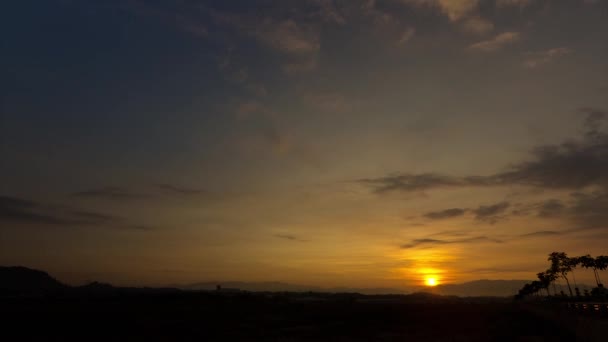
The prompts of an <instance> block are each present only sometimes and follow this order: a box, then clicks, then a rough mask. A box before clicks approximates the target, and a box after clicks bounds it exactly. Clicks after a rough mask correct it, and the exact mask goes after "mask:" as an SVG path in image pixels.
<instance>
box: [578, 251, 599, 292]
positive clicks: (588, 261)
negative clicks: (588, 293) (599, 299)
mask: <svg viewBox="0 0 608 342" xmlns="http://www.w3.org/2000/svg"><path fill="white" fill-rule="evenodd" d="M578 259H579V262H580V265H581V266H583V267H584V268H586V269H589V268H591V269H592V270H593V275H594V276H595V283H596V285H597V286H600V278H599V276H598V274H597V267H596V265H595V259H594V258H593V257H592V256H591V255H589V254H587V255H583V256H580V257H578Z"/></svg>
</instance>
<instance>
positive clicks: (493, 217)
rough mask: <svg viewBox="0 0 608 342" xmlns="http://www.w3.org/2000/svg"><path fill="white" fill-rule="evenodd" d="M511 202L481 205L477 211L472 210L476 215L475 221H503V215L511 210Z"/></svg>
mask: <svg viewBox="0 0 608 342" xmlns="http://www.w3.org/2000/svg"><path fill="white" fill-rule="evenodd" d="M509 206H510V204H509V202H500V203H496V204H492V205H481V206H479V207H478V208H477V209H474V210H472V212H473V213H474V214H475V219H476V220H480V221H487V222H490V223H495V222H497V221H498V220H500V219H503V218H504V216H502V214H503V213H504V212H505V211H506V210H507V209H508V208H509Z"/></svg>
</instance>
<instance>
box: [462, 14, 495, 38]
mask: <svg viewBox="0 0 608 342" xmlns="http://www.w3.org/2000/svg"><path fill="white" fill-rule="evenodd" d="M461 27H462V29H463V30H464V31H465V32H469V33H474V34H478V35H482V34H486V33H489V32H492V31H493V30H494V23H492V22H491V21H489V20H487V19H484V18H481V17H470V18H467V19H466V20H464V21H463V22H462V24H461Z"/></svg>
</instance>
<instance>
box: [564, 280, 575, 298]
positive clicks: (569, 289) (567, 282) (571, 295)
mask: <svg viewBox="0 0 608 342" xmlns="http://www.w3.org/2000/svg"><path fill="white" fill-rule="evenodd" d="M563 276H564V279H566V284H567V285H568V291H570V297H574V295H573V294H572V288H571V287H570V282H569V281H568V277H566V275H565V274H564V275H563Z"/></svg>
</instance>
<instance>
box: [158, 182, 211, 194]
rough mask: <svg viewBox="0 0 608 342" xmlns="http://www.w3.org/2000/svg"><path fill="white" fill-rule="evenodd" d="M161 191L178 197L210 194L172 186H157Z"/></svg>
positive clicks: (199, 190) (195, 189) (200, 190)
mask: <svg viewBox="0 0 608 342" xmlns="http://www.w3.org/2000/svg"><path fill="white" fill-rule="evenodd" d="M156 187H157V188H158V189H160V190H161V191H163V192H165V193H169V194H176V195H204V194H207V193H208V192H207V191H205V190H203V189H197V188H186V187H179V186H175V185H171V184H156Z"/></svg>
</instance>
